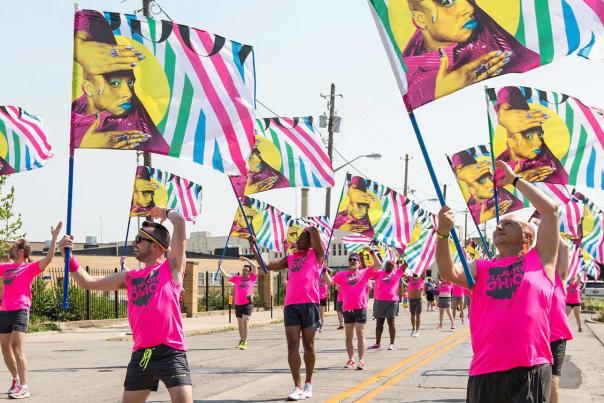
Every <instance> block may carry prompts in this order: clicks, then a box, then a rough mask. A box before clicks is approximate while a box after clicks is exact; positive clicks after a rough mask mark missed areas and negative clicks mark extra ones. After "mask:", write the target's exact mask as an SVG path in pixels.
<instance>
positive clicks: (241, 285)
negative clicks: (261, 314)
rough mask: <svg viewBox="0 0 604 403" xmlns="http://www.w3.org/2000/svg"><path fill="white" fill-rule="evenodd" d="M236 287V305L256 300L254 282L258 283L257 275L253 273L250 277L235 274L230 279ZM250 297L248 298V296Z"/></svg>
mask: <svg viewBox="0 0 604 403" xmlns="http://www.w3.org/2000/svg"><path fill="white" fill-rule="evenodd" d="M229 281H230V282H231V283H233V286H234V287H233V288H234V289H235V305H247V304H249V303H250V300H251V301H253V300H254V284H256V275H254V274H251V273H250V275H249V277H248V278H244V277H243V276H241V275H237V276H233V277H231V278H230V279H229ZM248 296H249V297H250V299H249V300H248V298H247V297H248Z"/></svg>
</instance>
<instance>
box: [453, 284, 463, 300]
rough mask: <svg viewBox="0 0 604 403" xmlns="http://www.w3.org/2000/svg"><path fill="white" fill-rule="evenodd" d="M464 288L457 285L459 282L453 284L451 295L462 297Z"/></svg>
mask: <svg viewBox="0 0 604 403" xmlns="http://www.w3.org/2000/svg"><path fill="white" fill-rule="evenodd" d="M463 290H464V288H463V287H461V286H459V285H457V284H453V285H452V286H451V296H452V297H455V298H461V297H463Z"/></svg>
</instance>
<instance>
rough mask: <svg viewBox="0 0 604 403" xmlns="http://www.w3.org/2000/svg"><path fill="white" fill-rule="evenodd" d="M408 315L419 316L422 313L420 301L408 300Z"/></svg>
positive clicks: (419, 299) (415, 299) (417, 299)
mask: <svg viewBox="0 0 604 403" xmlns="http://www.w3.org/2000/svg"><path fill="white" fill-rule="evenodd" d="M409 313H410V314H411V315H421V313H422V299H421V298H411V299H410V300H409Z"/></svg>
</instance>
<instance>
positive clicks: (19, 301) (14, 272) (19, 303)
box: [0, 262, 43, 311]
mask: <svg viewBox="0 0 604 403" xmlns="http://www.w3.org/2000/svg"><path fill="white" fill-rule="evenodd" d="M42 272H43V270H40V262H31V263H25V264H22V265H20V266H17V265H16V264H14V263H8V264H2V265H0V275H2V280H3V282H4V286H3V287H2V306H1V307H0V311H17V310H19V309H29V308H30V307H31V284H32V283H33V282H34V278H36V276H37V275H38V274H40V273H42Z"/></svg>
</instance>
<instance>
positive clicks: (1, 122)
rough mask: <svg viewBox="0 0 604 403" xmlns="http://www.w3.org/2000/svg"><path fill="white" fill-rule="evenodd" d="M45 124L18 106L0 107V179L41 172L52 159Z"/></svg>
mask: <svg viewBox="0 0 604 403" xmlns="http://www.w3.org/2000/svg"><path fill="white" fill-rule="evenodd" d="M46 137H47V136H46V130H45V128H44V123H43V121H42V119H41V118H40V117H39V116H35V115H30V114H29V113H27V112H26V111H25V110H24V109H21V108H19V107H18V106H0V175H8V174H12V173H17V172H24V171H30V170H32V169H36V168H41V167H43V166H44V164H46V162H47V161H48V160H49V159H50V158H51V157H52V156H53V154H52V147H51V146H50V144H49V143H48V140H47V138H46Z"/></svg>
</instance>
